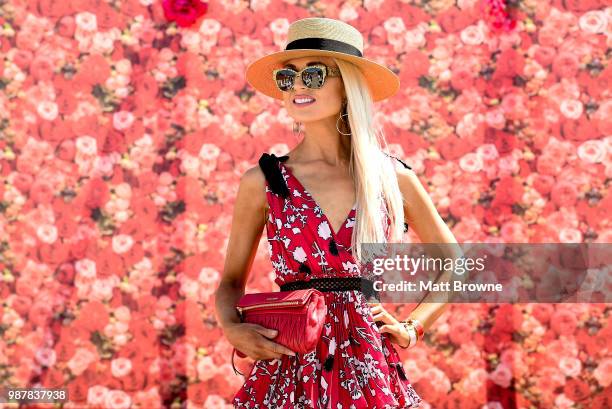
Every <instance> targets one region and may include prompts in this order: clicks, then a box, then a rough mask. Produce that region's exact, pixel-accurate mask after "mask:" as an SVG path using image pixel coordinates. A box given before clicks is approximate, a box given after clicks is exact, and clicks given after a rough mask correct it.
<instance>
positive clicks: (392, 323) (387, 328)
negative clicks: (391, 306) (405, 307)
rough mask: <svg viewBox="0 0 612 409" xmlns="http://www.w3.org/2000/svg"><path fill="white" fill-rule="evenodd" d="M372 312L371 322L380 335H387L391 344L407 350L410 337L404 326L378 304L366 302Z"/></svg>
mask: <svg viewBox="0 0 612 409" xmlns="http://www.w3.org/2000/svg"><path fill="white" fill-rule="evenodd" d="M368 304H369V305H370V310H371V311H372V315H373V320H374V322H376V324H377V325H378V324H379V323H382V325H380V326H379V327H378V329H379V330H380V332H381V333H387V334H389V339H390V340H391V342H394V343H396V344H397V345H399V346H400V347H402V348H407V347H408V346H409V345H410V335H409V334H408V331H406V328H405V327H404V325H403V324H402V323H401V322H399V321H398V320H397V319H396V318H395V317H394V316H393V315H391V314H390V313H389V311H387V310H385V309H384V307H383V306H382V304H380V303H379V302H368Z"/></svg>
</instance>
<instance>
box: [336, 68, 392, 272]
mask: <svg viewBox="0 0 612 409" xmlns="http://www.w3.org/2000/svg"><path fill="white" fill-rule="evenodd" d="M334 61H335V62H336V64H338V68H340V72H341V74H342V81H343V82H344V90H345V92H346V99H347V105H346V107H345V108H344V110H343V112H341V114H346V113H348V116H346V115H345V116H343V117H342V119H341V120H340V121H338V123H339V124H343V125H346V121H347V118H348V126H349V127H350V128H348V127H346V126H344V127H340V130H341V131H342V133H344V134H348V133H350V134H351V135H350V136H343V135H341V137H343V138H344V137H346V138H351V156H350V164H349V169H350V172H351V175H352V177H353V179H354V181H355V186H356V190H357V214H356V218H355V225H354V227H353V234H352V236H351V247H352V249H353V256H354V258H355V260H356V262H357V263H358V264H359V265H360V266H361V265H362V263H364V257H363V254H362V251H361V243H386V242H391V243H398V242H402V238H403V234H404V201H403V197H402V193H401V191H400V189H399V186H398V183H397V176H396V173H395V166H396V163H395V159H392V158H390V157H389V156H387V155H386V154H385V153H384V152H386V151H388V145H387V141H386V138H385V136H384V133H383V130H382V129H375V126H374V120H373V118H374V115H373V114H374V112H373V111H374V102H373V100H372V96H371V94H370V92H369V88H368V85H367V83H366V81H365V79H364V77H363V74H362V73H361V71H360V70H359V68H358V67H357V66H355V65H353V64H351V63H350V62H347V61H344V60H340V59H334ZM339 126H340V125H339ZM385 216H387V217H388V218H389V224H388V225H387V224H386V220H385V219H386V218H385ZM387 229H388V230H387Z"/></svg>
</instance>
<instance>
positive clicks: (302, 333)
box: [232, 288, 327, 363]
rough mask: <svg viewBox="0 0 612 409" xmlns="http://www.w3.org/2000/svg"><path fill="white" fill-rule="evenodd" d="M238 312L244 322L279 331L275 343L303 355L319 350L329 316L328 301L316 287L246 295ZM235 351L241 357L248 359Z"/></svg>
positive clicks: (241, 300)
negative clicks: (326, 319) (317, 347)
mask: <svg viewBox="0 0 612 409" xmlns="http://www.w3.org/2000/svg"><path fill="white" fill-rule="evenodd" d="M236 309H237V310H238V313H239V314H240V319H241V322H248V323H253V324H259V325H261V326H262V327H265V328H271V329H275V330H277V331H278V334H277V336H276V337H274V338H272V341H274V342H276V343H278V344H281V345H284V346H286V347H287V348H289V349H291V350H292V351H295V352H296V353H300V354H305V353H307V352H310V351H312V350H313V349H315V347H316V346H317V342H318V340H319V338H320V336H321V331H322V330H323V324H324V323H325V317H326V315H327V305H326V304H325V298H324V296H323V294H322V293H321V292H320V291H319V290H317V289H315V288H307V289H303V290H294V291H280V292H278V291H277V292H268V293H252V294H245V295H243V296H242V297H241V298H240V300H238V303H236ZM234 350H235V352H236V353H237V354H238V356H240V357H242V358H244V357H245V356H246V355H245V354H243V353H242V352H240V351H239V350H237V349H236V348H234ZM232 357H233V355H232ZM232 363H233V362H232Z"/></svg>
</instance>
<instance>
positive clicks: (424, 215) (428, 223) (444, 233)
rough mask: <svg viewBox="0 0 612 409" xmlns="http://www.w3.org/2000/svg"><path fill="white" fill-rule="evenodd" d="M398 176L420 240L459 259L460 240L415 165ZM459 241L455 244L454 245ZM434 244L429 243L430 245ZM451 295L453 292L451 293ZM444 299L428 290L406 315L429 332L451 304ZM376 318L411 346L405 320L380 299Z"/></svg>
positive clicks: (408, 216)
mask: <svg viewBox="0 0 612 409" xmlns="http://www.w3.org/2000/svg"><path fill="white" fill-rule="evenodd" d="M397 180H398V184H399V188H400V191H401V192H402V196H403V198H404V218H405V220H406V223H408V226H409V227H411V228H412V229H414V231H415V233H416V234H417V236H418V237H419V239H420V241H421V242H422V243H423V244H425V243H434V244H440V246H431V248H434V249H436V248H437V249H439V250H437V251H436V254H435V255H434V257H445V258H451V259H455V258H458V257H461V256H462V254H461V251H460V250H459V247H458V243H457V240H456V239H455V237H454V236H453V233H452V232H451V230H450V229H449V228H448V226H447V225H446V223H445V222H444V220H443V219H442V217H441V216H440V214H439V213H438V211H437V209H436V207H435V205H434V203H433V201H432V200H431V198H430V196H429V193H428V192H427V190H426V189H425V187H424V186H423V185H422V184H421V182H420V180H419V178H418V176H417V175H416V173H414V171H413V170H412V169H408V168H401V169H400V168H397ZM453 244H455V246H453ZM429 248H430V247H429V246H428V249H429ZM452 275H453V273H452V270H445V271H443V272H441V273H440V275H439V277H438V279H437V280H436V281H437V282H444V281H450V279H451V277H452ZM449 297H450V293H449ZM433 299H435V300H440V295H439V294H437V295H435V296H434V295H433V294H431V293H428V294H427V295H426V297H425V298H424V299H423V300H422V301H421V302H420V303H419V305H418V306H417V307H416V308H415V309H414V310H412V312H411V313H410V314H409V317H402V318H399V320H402V319H413V320H418V321H419V322H420V323H421V324H422V325H423V329H424V330H425V332H426V331H427V330H428V329H429V328H430V327H431V325H432V324H433V323H434V322H435V320H436V319H438V317H439V316H440V315H442V313H444V311H446V309H447V308H448V303H447V302H435V301H432V300H433ZM370 304H371V305H372V306H373V307H372V313H373V314H374V319H375V320H378V321H382V322H383V323H384V324H385V325H383V326H382V327H380V330H381V332H388V333H389V334H390V335H391V338H392V339H393V340H394V341H395V342H396V343H398V344H399V345H400V346H405V345H406V346H407V342H409V340H410V338H409V337H408V335H407V334H406V333H405V331H404V329H403V326H402V324H401V323H400V322H399V321H398V319H396V318H395V317H393V316H391V315H390V314H389V313H388V312H387V311H386V310H385V309H384V308H383V307H382V305H381V304H379V303H370Z"/></svg>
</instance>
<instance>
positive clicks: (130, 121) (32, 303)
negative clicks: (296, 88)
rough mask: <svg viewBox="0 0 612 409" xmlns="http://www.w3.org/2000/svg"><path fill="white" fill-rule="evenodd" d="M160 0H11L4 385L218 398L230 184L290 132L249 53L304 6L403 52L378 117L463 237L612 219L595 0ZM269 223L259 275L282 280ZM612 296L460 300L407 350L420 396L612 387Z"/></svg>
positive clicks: (601, 24)
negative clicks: (564, 300)
mask: <svg viewBox="0 0 612 409" xmlns="http://www.w3.org/2000/svg"><path fill="white" fill-rule="evenodd" d="M168 3H179V2H178V1H175V2H172V1H170V2H168V1H164V2H162V1H153V0H140V1H137V0H125V1H116V0H109V1H94V0H73V1H53V0H38V1H35V0H29V1H16V0H9V1H6V2H2V3H0V23H1V26H0V30H1V35H0V47H1V51H0V58H1V59H2V65H1V66H0V136H1V137H0V163H1V165H2V167H1V169H2V179H3V182H4V183H2V184H0V198H1V202H0V233H1V237H2V241H1V245H0V385H4V386H16V387H25V386H35V385H40V386H45V387H57V388H67V389H68V391H69V395H70V401H71V402H70V403H68V404H65V405H64V407H66V408H69V407H74V408H83V407H92V408H94V407H105V408H106V407H110V408H130V407H131V408H156V407H160V408H161V407H179V406H180V405H186V407H189V408H207V409H208V408H224V407H231V406H230V401H231V398H232V397H233V394H234V393H235V392H236V391H237V389H238V388H239V387H240V385H241V382H242V378H241V377H240V376H238V375H234V373H233V371H232V369H231V365H230V360H229V358H230V355H231V350H232V346H231V345H230V344H229V343H228V342H227V341H226V340H225V338H224V337H223V334H222V331H221V329H220V328H219V327H218V325H217V323H216V322H215V316H214V299H213V296H212V295H213V292H214V290H215V288H216V286H217V284H218V283H219V279H220V276H221V274H222V269H223V261H224V251H225V247H226V245H227V239H228V232H229V230H230V226H231V214H232V207H233V200H234V198H235V195H236V191H237V187H238V183H239V178H240V176H241V175H242V174H243V173H244V172H245V171H246V170H247V169H248V168H250V167H252V166H255V165H256V164H257V160H258V158H259V156H260V155H261V154H262V153H263V152H275V153H278V154H283V153H285V152H287V151H288V150H289V149H290V148H291V147H292V146H293V145H295V144H296V143H297V142H298V141H297V140H296V139H295V137H294V136H293V134H292V132H291V125H292V119H291V118H289V117H288V116H287V113H286V111H285V110H284V109H283V108H282V107H281V105H280V103H279V102H277V101H274V100H272V99H270V98H268V97H265V96H263V95H260V94H258V93H255V92H254V90H253V89H252V88H250V87H249V86H248V84H247V83H246V82H245V79H244V72H245V69H246V66H247V64H248V63H249V62H250V61H253V60H254V59H256V58H257V57H259V56H262V55H264V54H266V53H270V52H274V51H278V50H279V49H281V47H283V46H284V42H285V38H286V33H287V28H288V25H289V24H290V22H291V21H293V20H295V19H298V18H302V17H308V16H325V17H332V18H339V19H342V20H345V21H347V22H349V23H350V24H352V25H354V26H355V27H357V28H358V29H359V30H360V31H361V32H362V33H364V36H365V38H366V40H367V44H366V48H365V56H366V57H367V58H369V59H373V60H376V61H378V62H380V63H383V64H386V65H387V66H389V67H390V68H392V69H393V70H395V71H396V72H397V73H398V75H399V76H400V78H401V82H402V88H401V91H400V92H399V93H398V94H397V95H396V96H395V97H393V98H391V99H389V100H387V101H384V102H382V103H379V104H377V109H378V112H377V116H376V119H377V121H378V123H379V124H380V126H381V127H382V128H383V129H384V132H385V134H386V136H387V140H388V142H389V143H390V144H391V147H392V149H393V152H390V153H392V154H394V155H396V156H398V157H400V158H401V159H402V160H404V161H405V162H407V163H408V164H410V165H411V166H412V167H413V168H414V169H415V171H416V172H417V173H418V175H419V177H420V179H421V181H422V182H423V183H424V184H425V186H426V188H427V190H428V191H429V193H430V195H431V197H432V199H433V201H434V203H435V205H436V207H437V209H438V211H439V212H440V213H441V215H442V216H443V217H444V219H445V220H446V222H447V223H448V225H449V226H450V228H451V229H452V231H453V233H454V234H455V236H456V238H457V240H458V241H459V242H470V241H472V242H482V241H494V242H495V241H501V242H534V243H540V242H583V241H584V242H601V243H609V242H611V241H612V224H611V222H610V214H611V210H612V198H611V197H610V195H609V194H608V192H609V187H610V186H609V185H610V178H611V176H612V160H611V159H612V155H611V153H612V93H611V89H612V86H611V84H612V66H610V47H611V46H612V37H611V27H612V8H611V7H608V8H605V1H603V0H584V1H567V0H565V1H561V0H554V1H536V0H530V1H513V2H500V1H479V0H465V1H456V2H455V1H438V0H436V1H427V2H424V1H409V0H406V1H390V0H371V1H369V0H366V1H333V0H325V1H317V0H315V1H309V2H304V1H278V0H268V1H252V2H248V1H244V0H242V1H241V0H235V1H231V2H230V1H210V2H207V5H206V7H203V6H201V5H197V4H195V3H197V1H191V2H189V1H187V2H182V3H181V4H180V5H178V6H177V4H168ZM505 3H507V4H505ZM494 4H496V5H494ZM504 4H505V5H506V6H507V8H505V9H500V8H499V7H502V6H503V5H504ZM179 6H180V7H179ZM185 7H186V9H185ZM190 7H192V9H190ZM494 7H496V8H494ZM500 10H502V11H503V12H500ZM181 13H183V17H184V18H181ZM177 16H178V18H177ZM185 16H187V17H185ZM408 235H409V239H410V240H413V241H416V240H418V238H417V237H415V236H414V234H413V232H409V233H408ZM263 240H265V235H264V236H263V237H262V242H261V243H260V246H259V250H258V253H257V257H256V259H255V261H254V265H253V269H252V271H251V274H250V279H249V284H248V288H247V291H249V292H251V291H272V290H277V288H273V284H272V277H273V271H272V267H271V265H270V263H269V260H268V254H267V250H266V248H267V247H266V246H265V242H263ZM388 307H389V309H390V310H391V311H392V312H395V313H396V314H397V316H398V317H401V318H403V317H405V316H406V315H407V314H408V313H409V312H410V308H411V306H408V305H403V306H393V305H391V306H388ZM394 307H397V308H394ZM609 316H610V305H609V304H521V305H479V304H469V305H468V304H461V305H459V304H457V305H453V306H452V307H451V308H450V309H449V310H448V311H447V312H446V313H445V314H444V315H443V316H442V317H441V318H440V319H439V320H438V321H437V322H436V324H435V325H434V327H433V328H432V330H431V331H429V333H428V334H427V336H426V338H425V342H422V343H421V344H420V345H419V346H417V347H415V348H414V349H410V350H407V351H405V350H401V353H402V354H403V355H402V356H403V358H404V359H405V360H404V367H405V369H406V372H407V374H408V376H409V378H410V380H411V382H412V383H413V384H414V385H415V389H416V390H417V392H418V393H419V394H420V395H421V396H422V397H423V398H424V400H425V402H424V403H423V407H424V408H429V407H431V408H468V409H469V408H483V407H484V408H488V409H491V408H495V409H497V408H515V407H517V408H518V407H521V408H551V407H556V408H596V409H597V408H601V409H603V408H609V407H612V404H611V401H612V396H611V395H612V390H611V383H612V349H611V345H610V344H611V342H610V339H611V337H612V329H611V326H610V322H609V321H610V319H609Z"/></svg>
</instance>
